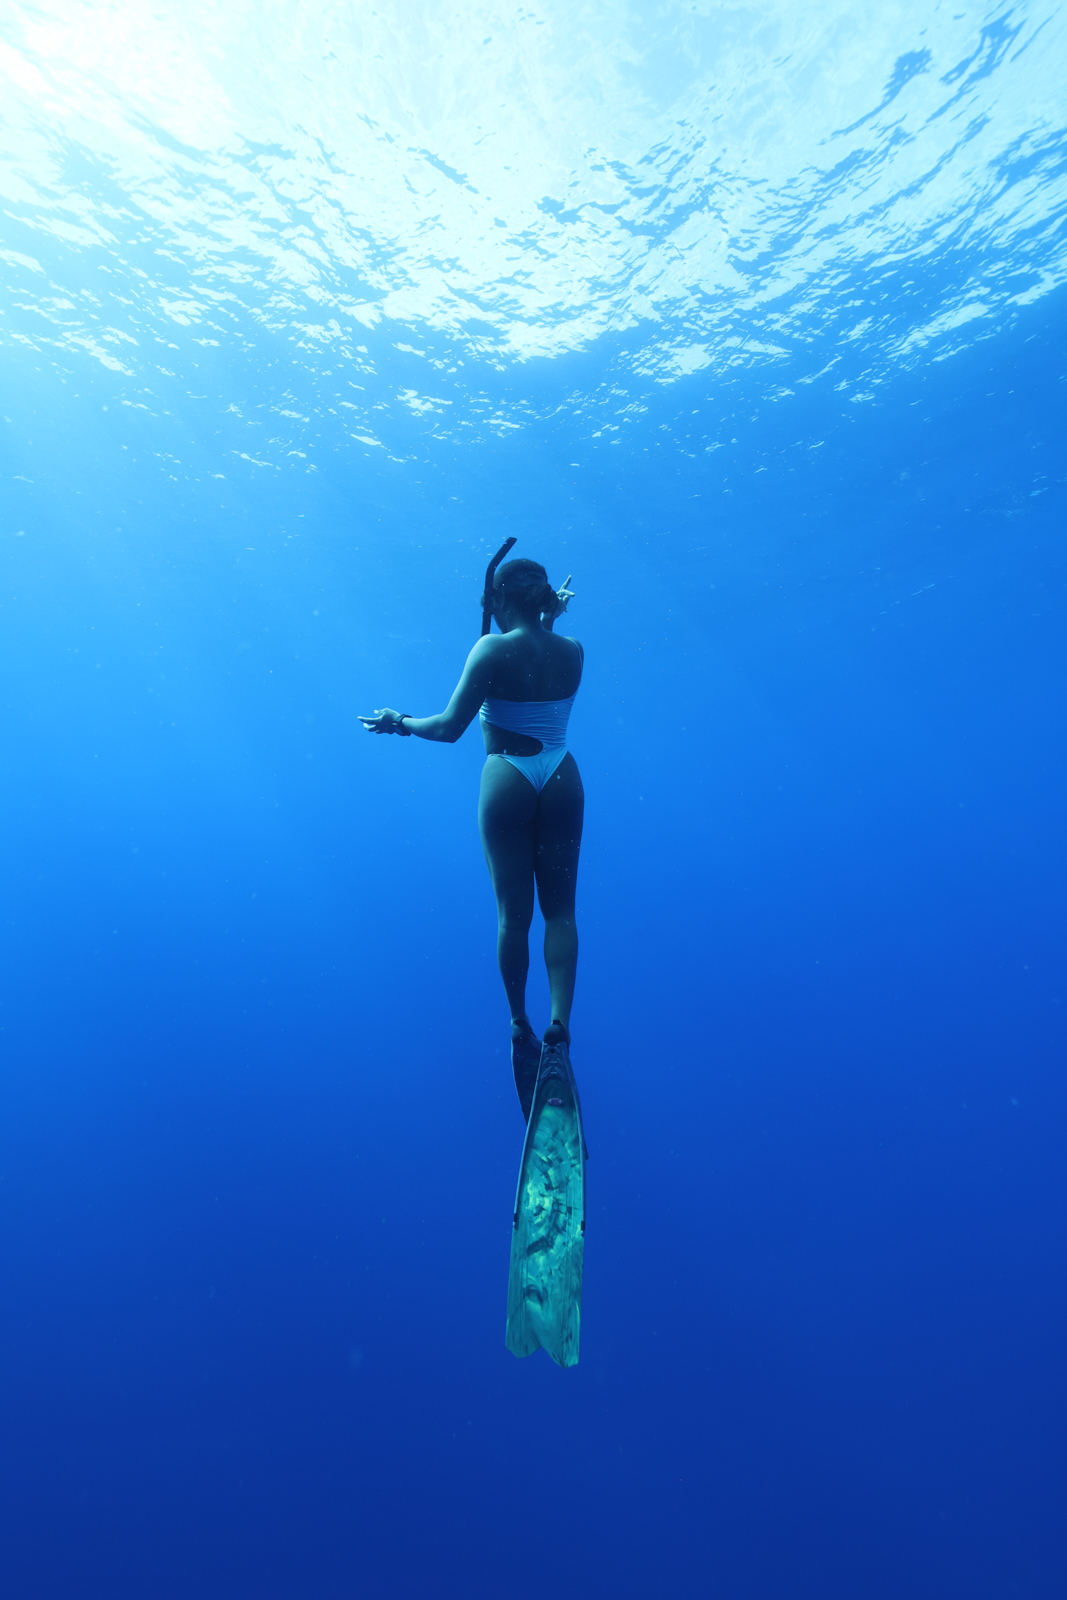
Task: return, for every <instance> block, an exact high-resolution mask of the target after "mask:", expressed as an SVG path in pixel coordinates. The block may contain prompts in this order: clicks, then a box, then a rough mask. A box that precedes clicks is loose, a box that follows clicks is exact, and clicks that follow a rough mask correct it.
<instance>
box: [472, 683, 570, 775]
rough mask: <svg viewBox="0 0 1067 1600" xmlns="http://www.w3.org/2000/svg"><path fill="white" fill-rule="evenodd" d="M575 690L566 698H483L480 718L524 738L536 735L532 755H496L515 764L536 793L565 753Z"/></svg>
mask: <svg viewBox="0 0 1067 1600" xmlns="http://www.w3.org/2000/svg"><path fill="white" fill-rule="evenodd" d="M577 693H578V691H577V689H575V691H574V694H572V695H570V696H569V697H568V699H566V700H486V701H485V702H484V703H483V705H482V710H481V718H482V721H483V722H491V723H492V724H493V726H494V728H504V729H506V731H507V732H508V733H522V734H525V735H526V737H527V739H540V741H541V748H540V750H539V751H538V753H537V755H535V756H505V755H501V757H500V759H501V760H502V761H510V762H511V765H512V766H513V767H517V768H518V770H519V771H520V772H521V773H522V775H523V777H524V778H528V779H529V780H530V782H531V783H532V784H533V786H534V788H535V789H536V790H537V793H538V794H540V793H541V790H542V789H543V788H544V786H545V784H546V783H547V782H548V780H549V778H551V776H552V774H553V773H554V772H555V770H556V768H557V767H558V766H559V764H560V762H561V761H562V760H563V757H564V756H565V755H566V754H567V723H568V721H569V720H570V714H571V706H572V705H573V704H574V700H575V696H576V695H577Z"/></svg>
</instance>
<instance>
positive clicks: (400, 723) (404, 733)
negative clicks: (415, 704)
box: [396, 711, 411, 739]
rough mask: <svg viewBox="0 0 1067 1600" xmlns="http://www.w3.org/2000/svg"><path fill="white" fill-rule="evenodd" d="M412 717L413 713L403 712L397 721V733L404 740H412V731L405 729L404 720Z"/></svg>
mask: <svg viewBox="0 0 1067 1600" xmlns="http://www.w3.org/2000/svg"><path fill="white" fill-rule="evenodd" d="M410 716H411V712H410V711H402V712H401V713H400V715H399V716H398V717H397V719H396V731H397V733H398V734H399V735H400V737H401V738H402V739H410V738H411V729H410V728H405V727H404V718H405V717H410Z"/></svg>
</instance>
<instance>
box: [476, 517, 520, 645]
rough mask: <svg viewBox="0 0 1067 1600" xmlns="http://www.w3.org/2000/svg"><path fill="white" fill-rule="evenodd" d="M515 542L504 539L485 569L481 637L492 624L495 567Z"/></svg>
mask: <svg viewBox="0 0 1067 1600" xmlns="http://www.w3.org/2000/svg"><path fill="white" fill-rule="evenodd" d="M517 543H518V540H517V539H505V540H504V543H503V544H502V545H501V546H500V549H499V550H498V551H497V553H496V555H495V556H494V557H493V559H492V561H490V563H489V565H488V566H487V567H486V569H485V591H484V592H485V604H484V605H483V606H482V638H483V639H484V638H485V635H486V634H487V633H488V632H489V630H490V628H491V627H492V626H493V603H492V594H493V581H494V579H495V578H496V569H497V567H499V565H500V563H501V562H502V561H503V559H504V557H505V556H506V555H507V553H508V551H509V550H510V549H511V547H512V545H513V544H517Z"/></svg>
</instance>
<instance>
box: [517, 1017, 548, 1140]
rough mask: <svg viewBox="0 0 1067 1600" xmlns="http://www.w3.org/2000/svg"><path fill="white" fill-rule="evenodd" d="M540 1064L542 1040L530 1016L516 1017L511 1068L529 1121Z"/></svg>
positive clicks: (521, 1103)
mask: <svg viewBox="0 0 1067 1600" xmlns="http://www.w3.org/2000/svg"><path fill="white" fill-rule="evenodd" d="M540 1065H541V1041H540V1039H539V1038H538V1037H537V1035H536V1034H535V1033H534V1031H533V1028H532V1027H531V1026H530V1019H529V1017H516V1018H515V1019H514V1021H513V1022H512V1024H511V1070H512V1072H513V1073H514V1075H515V1092H516V1094H517V1095H518V1097H519V1105H520V1106H521V1107H522V1114H523V1117H524V1119H525V1120H526V1121H527V1122H529V1120H530V1111H531V1108H532V1106H533V1097H534V1089H535V1088H536V1087H537V1069H538V1068H539V1067H540Z"/></svg>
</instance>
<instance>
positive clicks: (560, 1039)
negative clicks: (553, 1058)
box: [545, 1019, 571, 1045]
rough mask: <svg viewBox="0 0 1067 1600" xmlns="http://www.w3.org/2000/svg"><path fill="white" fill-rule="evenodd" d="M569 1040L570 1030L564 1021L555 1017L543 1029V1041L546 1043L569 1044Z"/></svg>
mask: <svg viewBox="0 0 1067 1600" xmlns="http://www.w3.org/2000/svg"><path fill="white" fill-rule="evenodd" d="M570 1042H571V1030H570V1029H569V1028H568V1026H567V1024H566V1023H565V1022H560V1021H559V1020H558V1019H557V1020H554V1021H552V1022H550V1023H549V1025H548V1027H547V1028H546V1029H545V1043H546V1044H547V1045H553V1044H565V1045H569V1044H570Z"/></svg>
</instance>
